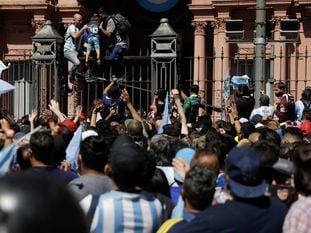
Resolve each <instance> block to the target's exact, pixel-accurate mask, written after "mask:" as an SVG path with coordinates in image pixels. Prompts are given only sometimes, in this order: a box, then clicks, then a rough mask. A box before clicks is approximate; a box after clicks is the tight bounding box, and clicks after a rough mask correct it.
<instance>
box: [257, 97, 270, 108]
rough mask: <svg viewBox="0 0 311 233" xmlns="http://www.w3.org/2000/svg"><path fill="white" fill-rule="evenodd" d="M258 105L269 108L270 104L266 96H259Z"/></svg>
mask: <svg viewBox="0 0 311 233" xmlns="http://www.w3.org/2000/svg"><path fill="white" fill-rule="evenodd" d="M259 104H260V106H269V104H270V98H269V96H267V95H263V96H260V98H259Z"/></svg>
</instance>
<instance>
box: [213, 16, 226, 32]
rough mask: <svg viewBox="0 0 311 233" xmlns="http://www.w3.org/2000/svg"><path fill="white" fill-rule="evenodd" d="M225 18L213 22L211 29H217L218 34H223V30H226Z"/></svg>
mask: <svg viewBox="0 0 311 233" xmlns="http://www.w3.org/2000/svg"><path fill="white" fill-rule="evenodd" d="M226 21H227V19H226V18H216V19H215V20H214V21H213V22H212V27H213V28H214V29H217V30H218V32H225V28H226Z"/></svg>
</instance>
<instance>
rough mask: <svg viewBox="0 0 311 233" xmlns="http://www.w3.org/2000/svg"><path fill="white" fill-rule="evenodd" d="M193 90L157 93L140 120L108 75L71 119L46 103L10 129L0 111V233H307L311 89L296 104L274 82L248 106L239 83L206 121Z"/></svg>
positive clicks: (310, 190)
mask: <svg viewBox="0 0 311 233" xmlns="http://www.w3.org/2000/svg"><path fill="white" fill-rule="evenodd" d="M198 92H199V88H198V86H197V85H195V84H194V85H192V86H191V87H190V91H189V93H187V91H185V93H184V92H183V91H178V90H177V89H172V90H169V91H168V90H163V89H159V90H157V92H156V93H155V97H154V101H153V103H152V105H151V106H150V111H149V112H148V113H146V114H143V113H141V112H138V111H137V110H136V109H135V107H134V106H133V104H132V102H131V99H130V97H129V94H128V92H127V90H126V89H122V88H121V86H120V85H119V84H118V78H116V77H113V78H112V80H111V83H110V84H109V85H107V86H106V87H105V88H104V90H103V96H102V99H95V100H94V101H93V104H92V106H91V109H89V110H83V109H82V107H81V106H78V107H77V108H76V113H75V117H74V118H73V119H69V118H67V117H66V116H65V115H64V114H63V113H62V112H61V111H60V108H59V105H58V103H57V101H55V100H51V101H50V104H49V108H48V109H45V110H43V112H40V113H39V112H37V111H36V110H33V111H32V112H31V113H30V114H29V115H26V116H24V117H23V118H22V119H19V120H16V119H15V118H14V116H12V115H11V114H9V113H8V112H7V111H5V110H3V109H2V110H1V116H0V118H1V120H0V124H1V131H0V150H1V151H0V171H3V169H6V170H5V172H4V173H3V175H4V176H3V177H2V178H1V179H0V213H1V216H3V217H2V218H1V219H0V225H1V228H4V229H8V230H7V231H6V232H14V233H15V232H43V231H44V232H213V233H215V232H217V233H218V232H219V233H220V232H236V233H240V232H269V233H270V232H284V233H306V232H310V229H311V227H310V221H309V219H310V217H311V212H310V209H311V208H310V204H311V198H310V193H311V178H310V177H311V170H310V167H311V144H310V134H311V109H310V108H309V105H310V101H311V95H310V94H311V89H309V88H308V87H307V88H306V89H305V90H304V91H303V93H302V95H301V99H300V100H297V101H296V102H295V101H294V99H293V97H292V96H291V95H290V94H289V93H287V92H286V88H285V85H284V83H282V82H278V83H276V84H275V88H274V93H275V96H276V101H275V102H276V103H275V105H274V106H273V105H272V104H270V99H269V97H268V96H265V95H262V96H261V97H260V99H259V102H260V106H259V107H258V108H254V106H255V100H254V98H253V96H252V94H251V92H250V90H249V88H248V86H245V85H244V84H241V85H239V86H238V87H237V90H235V91H234V94H233V95H234V96H233V98H231V99H230V101H227V104H226V107H225V109H224V111H225V112H226V116H227V119H219V120H217V121H215V122H213V121H212V120H211V117H210V115H208V114H201V113H200V110H199V109H200V107H202V105H200V101H201V100H200V96H199V93H198ZM168 98H171V100H170V101H168ZM8 155H10V156H8ZM3 158H7V160H4V159H3ZM5 164H8V165H7V167H6V166H5ZM48 229H49V230H50V231H48Z"/></svg>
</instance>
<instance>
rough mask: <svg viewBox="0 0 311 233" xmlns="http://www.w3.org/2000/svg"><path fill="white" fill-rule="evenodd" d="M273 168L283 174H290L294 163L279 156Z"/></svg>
mask: <svg viewBox="0 0 311 233" xmlns="http://www.w3.org/2000/svg"><path fill="white" fill-rule="evenodd" d="M272 167H273V169H274V170H276V171H277V172H280V173H282V174H285V175H289V176H290V175H292V174H293V172H294V163H293V162H292V161H290V160H287V159H282V158H280V159H279V160H278V161H277V162H276V163H274V164H273V166H272Z"/></svg>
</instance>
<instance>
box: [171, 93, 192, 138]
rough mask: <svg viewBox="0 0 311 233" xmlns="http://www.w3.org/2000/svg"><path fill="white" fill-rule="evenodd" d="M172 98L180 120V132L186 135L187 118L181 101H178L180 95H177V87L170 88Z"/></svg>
mask: <svg viewBox="0 0 311 233" xmlns="http://www.w3.org/2000/svg"><path fill="white" fill-rule="evenodd" d="M171 93H172V95H173V98H174V102H175V105H176V107H177V111H178V114H179V117H180V122H181V132H180V133H181V134H183V135H188V133H189V132H188V127H187V118H186V115H185V112H184V109H183V106H182V103H181V101H180V95H179V91H178V90H177V89H172V91H171Z"/></svg>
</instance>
